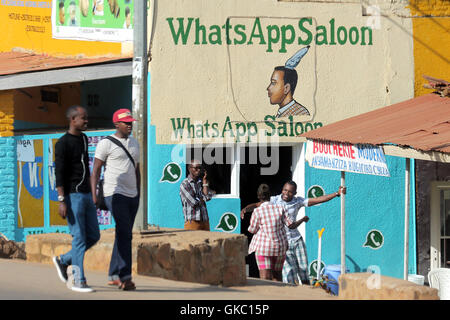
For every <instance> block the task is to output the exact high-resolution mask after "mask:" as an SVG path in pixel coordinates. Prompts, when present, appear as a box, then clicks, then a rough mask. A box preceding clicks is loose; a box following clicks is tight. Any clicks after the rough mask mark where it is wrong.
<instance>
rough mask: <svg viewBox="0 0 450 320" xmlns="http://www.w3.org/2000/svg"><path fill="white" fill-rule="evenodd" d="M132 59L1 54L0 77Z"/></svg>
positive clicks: (16, 53) (12, 52)
mask: <svg viewBox="0 0 450 320" xmlns="http://www.w3.org/2000/svg"><path fill="white" fill-rule="evenodd" d="M130 59H131V57H122V58H120V57H98V58H61V57H54V56H49V55H44V54H35V53H29V52H14V51H11V52H0V75H10V74H18V73H26V72H34V71H43V70H52V69H64V68H69V67H77V66H83V65H91V64H100V63H107V62H117V61H124V60H130Z"/></svg>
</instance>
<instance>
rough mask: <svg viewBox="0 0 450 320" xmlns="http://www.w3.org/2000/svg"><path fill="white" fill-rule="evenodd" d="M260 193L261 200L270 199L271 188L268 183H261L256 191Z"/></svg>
mask: <svg viewBox="0 0 450 320" xmlns="http://www.w3.org/2000/svg"><path fill="white" fill-rule="evenodd" d="M256 194H257V195H258V199H259V200H260V201H269V200H270V188H269V186H268V185H267V184H265V183H263V184H260V185H259V187H258V191H257V192H256Z"/></svg>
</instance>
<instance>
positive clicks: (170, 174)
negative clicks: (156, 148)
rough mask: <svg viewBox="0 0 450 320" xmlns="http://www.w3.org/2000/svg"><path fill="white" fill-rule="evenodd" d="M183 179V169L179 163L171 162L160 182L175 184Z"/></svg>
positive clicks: (167, 165)
mask: <svg viewBox="0 0 450 320" xmlns="http://www.w3.org/2000/svg"><path fill="white" fill-rule="evenodd" d="M180 178H181V167H180V165H179V164H178V163H175V162H170V163H168V164H166V166H165V167H164V169H163V173H162V177H161V180H159V182H169V183H175V182H177V181H178V180H180Z"/></svg>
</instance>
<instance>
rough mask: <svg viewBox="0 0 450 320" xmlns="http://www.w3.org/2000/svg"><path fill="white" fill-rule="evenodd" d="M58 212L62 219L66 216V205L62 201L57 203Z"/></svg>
mask: <svg viewBox="0 0 450 320" xmlns="http://www.w3.org/2000/svg"><path fill="white" fill-rule="evenodd" d="M58 213H59V215H60V216H61V218H63V219H65V218H66V217H67V205H66V203H65V202H64V201H61V202H60V203H59V208H58Z"/></svg>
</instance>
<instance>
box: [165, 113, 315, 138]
mask: <svg viewBox="0 0 450 320" xmlns="http://www.w3.org/2000/svg"><path fill="white" fill-rule="evenodd" d="M170 121H171V123H172V129H173V131H172V137H173V139H174V140H175V141H180V140H181V139H183V138H187V139H211V138H212V139H214V138H218V139H220V138H234V139H235V141H236V142H253V141H254V139H252V138H253V137H255V139H256V137H257V136H258V133H259V132H258V128H259V130H261V129H262V130H264V133H263V134H264V135H265V136H266V137H296V136H299V135H301V134H302V133H304V132H308V131H311V130H314V129H317V128H320V127H322V126H323V125H322V123H321V122H314V123H313V122H295V121H294V117H293V116H289V117H288V118H286V121H284V120H278V119H276V118H275V116H271V115H266V116H265V117H264V121H262V123H256V122H240V121H232V120H231V118H230V117H229V116H227V117H226V119H225V121H224V122H223V123H222V124H220V123H219V122H209V121H208V120H206V121H192V120H191V118H170Z"/></svg>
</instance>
